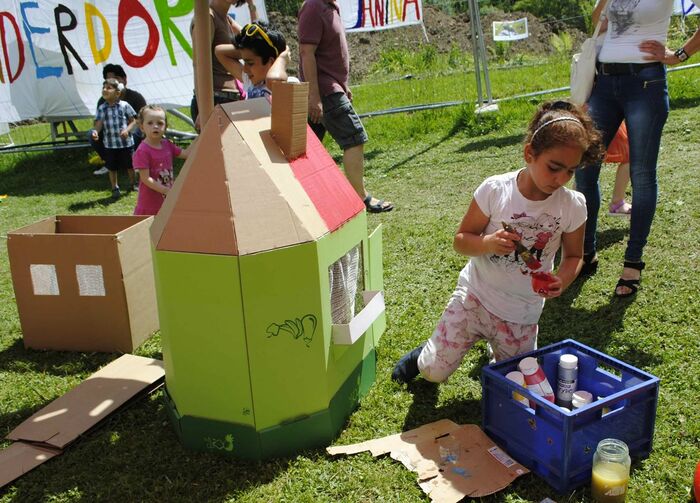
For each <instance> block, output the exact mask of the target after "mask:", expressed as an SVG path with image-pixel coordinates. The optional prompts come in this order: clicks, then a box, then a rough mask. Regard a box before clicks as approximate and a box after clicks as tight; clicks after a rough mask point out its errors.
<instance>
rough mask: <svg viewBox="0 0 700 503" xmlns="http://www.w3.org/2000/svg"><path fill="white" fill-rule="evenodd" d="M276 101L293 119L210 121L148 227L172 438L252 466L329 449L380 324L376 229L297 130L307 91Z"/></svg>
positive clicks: (242, 113)
mask: <svg viewBox="0 0 700 503" xmlns="http://www.w3.org/2000/svg"><path fill="white" fill-rule="evenodd" d="M274 89H275V90H274V95H273V98H272V101H273V103H274V110H275V112H277V111H278V110H282V111H287V112H290V111H291V113H292V115H291V117H287V118H284V119H283V120H280V121H278V118H277V117H275V118H272V119H271V117H270V113H271V107H270V103H269V102H268V101H267V100H266V99H264V98H258V99H253V100H245V101H240V102H236V103H229V104H225V105H221V106H218V107H216V108H215V109H214V112H213V114H212V116H211V118H210V119H209V121H208V122H207V124H206V125H205V127H204V130H203V131H202V133H201V135H200V137H199V139H198V140H197V143H196V144H195V145H194V146H193V150H192V152H191V154H190V157H189V158H188V159H187V161H186V163H185V165H184V167H183V169H182V171H181V172H180V174H179V176H178V178H177V180H176V182H175V185H174V187H173V189H172V191H171V192H170V194H169V195H168V197H167V199H166V200H165V203H164V206H163V208H162V209H161V212H160V213H159V215H158V216H157V217H156V219H155V221H154V223H153V226H152V229H151V238H152V242H153V246H154V248H155V251H154V263H155V273H156V290H157V297H158V309H159V314H160V320H161V333H162V343H163V359H164V364H165V373H166V396H167V404H168V406H167V408H168V411H169V414H170V417H171V419H172V422H173V424H174V426H175V429H176V431H177V433H178V435H179V437H180V439H181V441H182V442H183V443H184V444H185V445H186V446H188V447H191V448H194V449H200V450H208V451H215V452H221V453H224V454H229V455H233V456H237V457H244V458H252V459H262V458H267V457H270V456H279V455H290V454H293V453H295V452H297V451H299V450H301V449H306V448H310V447H316V446H325V445H329V444H330V443H331V442H332V441H333V439H334V438H335V436H336V435H337V433H338V432H339V431H340V429H341V428H342V427H343V425H344V424H345V421H346V419H347V417H348V416H349V414H350V413H351V412H352V410H354V408H355V407H356V406H357V404H358V402H359V399H360V398H361V397H362V396H364V394H365V393H367V391H368V389H369V387H370V386H371V384H372V383H373V381H374V377H375V361H376V352H375V347H376V345H377V343H378V342H379V338H380V336H381V334H382V333H383V331H384V326H385V322H384V301H383V296H382V289H383V284H382V282H383V279H382V249H381V246H382V245H381V230H380V229H377V230H375V232H374V233H373V234H372V235H368V232H367V220H366V213H365V209H364V204H363V202H362V200H361V199H360V198H359V196H358V195H357V193H356V192H355V191H354V190H353V189H352V187H351V186H350V184H349V183H348V181H347V180H346V178H345V176H344V175H343V174H342V172H341V171H340V170H339V169H338V166H337V165H336V164H335V163H334V161H333V160H332V158H331V157H330V156H329V154H328V153H327V152H326V150H325V149H324V148H323V145H322V144H321V143H320V142H319V140H318V139H317V138H316V136H315V135H314V134H313V133H308V134H307V133H306V132H305V131H306V128H307V126H306V123H305V121H304V122H303V123H300V122H299V121H298V120H296V119H295V117H296V116H297V115H298V114H297V111H298V110H300V109H301V104H300V103H301V102H300V101H298V100H299V99H300V96H301V94H300V93H301V91H298V89H305V86H300V85H299V84H296V85H295V84H282V85H276V86H275V88H274ZM289 101H291V102H289ZM304 107H306V105H305V103H304ZM305 113H306V112H304V114H305ZM271 123H274V124H275V125H278V124H279V125H280V126H279V127H280V128H281V129H280V131H281V133H278V134H277V135H276V138H277V140H278V141H279V142H280V143H278V141H276V140H275V138H273V134H272V132H271ZM300 129H304V130H305V131H304V134H302V132H300V131H299V130H300ZM304 136H305V144H304V145H303V146H304V149H303V150H304V151H305V152H304V153H301V154H299V152H300V146H299V145H298V142H299V138H302V137H304ZM289 154H291V155H290V157H294V156H295V155H298V156H297V157H296V158H294V160H291V161H289V160H288V159H287V155H289Z"/></svg>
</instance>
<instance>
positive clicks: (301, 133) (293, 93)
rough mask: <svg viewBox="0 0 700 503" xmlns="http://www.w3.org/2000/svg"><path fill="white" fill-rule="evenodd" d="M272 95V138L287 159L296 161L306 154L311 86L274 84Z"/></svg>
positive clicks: (303, 84)
mask: <svg viewBox="0 0 700 503" xmlns="http://www.w3.org/2000/svg"><path fill="white" fill-rule="evenodd" d="M272 93H273V95H274V97H275V99H273V100H272V137H273V138H274V139H275V141H276V142H277V144H278V145H279V146H280V148H281V149H282V152H284V155H285V156H286V157H287V159H296V158H297V157H299V156H300V155H302V154H303V153H304V152H306V117H307V113H308V103H309V84H308V83H307V82H302V83H297V84H291V83H286V82H273V83H272Z"/></svg>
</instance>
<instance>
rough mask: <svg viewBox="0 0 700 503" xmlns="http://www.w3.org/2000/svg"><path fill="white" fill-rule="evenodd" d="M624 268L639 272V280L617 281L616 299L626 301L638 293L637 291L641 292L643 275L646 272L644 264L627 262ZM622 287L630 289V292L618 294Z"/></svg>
mask: <svg viewBox="0 0 700 503" xmlns="http://www.w3.org/2000/svg"><path fill="white" fill-rule="evenodd" d="M623 267H627V268H628V269H635V270H637V271H639V279H622V278H620V279H619V280H618V281H617V285H615V297H617V298H618V299H624V298H625V297H631V296H632V295H634V294H635V293H637V290H639V282H640V281H641V280H642V275H641V273H642V271H643V270H644V262H628V261H626V260H625V263H624V264H623ZM620 287H625V288H629V289H630V291H629V292H628V293H617V289H618V288H620Z"/></svg>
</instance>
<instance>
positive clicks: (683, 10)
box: [673, 0, 700, 16]
mask: <svg viewBox="0 0 700 503" xmlns="http://www.w3.org/2000/svg"><path fill="white" fill-rule="evenodd" d="M675 1H676V4H675V5H674V7H673V12H674V13H675V14H678V15H681V16H689V15H691V14H700V9H698V8H697V7H696V6H695V4H694V3H693V2H691V0H675Z"/></svg>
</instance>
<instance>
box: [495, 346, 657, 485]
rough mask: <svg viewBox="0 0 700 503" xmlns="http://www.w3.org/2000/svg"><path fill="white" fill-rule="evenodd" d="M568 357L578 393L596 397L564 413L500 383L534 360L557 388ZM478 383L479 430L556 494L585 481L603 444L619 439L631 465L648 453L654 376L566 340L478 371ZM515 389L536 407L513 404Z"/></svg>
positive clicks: (519, 389)
mask: <svg viewBox="0 0 700 503" xmlns="http://www.w3.org/2000/svg"><path fill="white" fill-rule="evenodd" d="M566 353H570V354H574V355H576V356H577V357H578V389H581V390H586V391H590V392H591V393H592V394H593V397H594V399H595V398H596V397H603V398H602V399H599V400H597V401H594V402H593V403H591V404H589V405H586V406H584V407H582V408H580V409H576V410H574V411H572V412H566V411H564V410H562V409H560V408H559V407H558V406H556V405H555V404H553V403H551V402H548V401H547V400H545V399H543V398H542V397H540V396H539V395H536V394H534V393H531V392H530V391H528V390H525V389H523V388H522V387H520V386H518V385H517V384H516V383H514V382H512V381H509V380H508V379H506V378H505V375H506V374H507V373H508V372H511V371H513V370H518V369H517V366H518V362H519V361H520V360H521V359H522V358H524V357H526V356H532V357H535V358H537V359H538V360H539V362H540V366H541V367H542V368H543V370H544V372H545V374H546V375H547V379H549V382H550V383H551V384H552V388H555V389H556V382H557V369H558V364H559V357H560V356H561V355H562V354H566ZM481 385H482V409H483V422H482V428H483V430H484V431H485V432H486V433H487V434H488V435H489V436H490V437H491V438H492V439H493V440H494V441H495V442H496V443H497V444H498V445H499V446H500V447H502V448H503V449H505V450H506V451H507V452H508V454H510V455H511V456H512V457H513V458H514V459H516V460H517V461H518V462H519V463H520V464H522V465H524V466H527V467H528V468H529V469H530V470H531V471H533V472H534V473H536V474H538V475H539V476H540V477H542V478H543V479H545V481H547V483H548V484H549V485H551V486H552V487H553V488H554V489H556V490H557V491H559V492H560V493H563V492H568V491H571V490H572V489H575V488H576V487H579V486H581V485H583V484H586V483H588V482H590V480H591V468H592V464H593V454H594V452H595V449H596V446H597V445H598V442H599V441H600V440H602V439H604V438H617V439H620V440H622V441H624V442H625V443H626V444H627V445H628V446H629V449H630V456H631V457H632V458H633V459H640V458H645V457H647V456H648V455H649V453H650V452H651V448H652V443H653V440H654V422H655V420H656V403H657V400H658V393H659V378H658V377H655V376H653V375H651V374H648V373H647V372H643V371H641V370H639V369H636V368H634V367H633V366H631V365H628V364H626V363H624V362H621V361H620V360H616V359H615V358H611V357H610V356H607V355H605V354H603V353H601V352H599V351H596V350H595V349H592V348H589V347H588V346H585V345H584V344H581V343H578V342H576V341H574V340H572V339H567V340H565V341H562V342H559V343H557V344H552V345H550V346H547V347H544V348H541V349H538V350H535V351H532V352H530V353H527V354H523V355H518V356H516V357H514V358H511V359H509V360H504V361H502V362H498V363H494V364H492V365H489V366H487V367H484V368H483V370H482V372H481ZM514 391H517V392H518V393H520V394H521V395H523V396H525V397H527V398H528V399H529V400H530V401H531V403H534V404H535V408H534V409H533V408H531V407H528V406H527V405H524V404H522V403H520V402H518V401H517V400H514V399H513V395H512V393H513V392H514Z"/></svg>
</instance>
